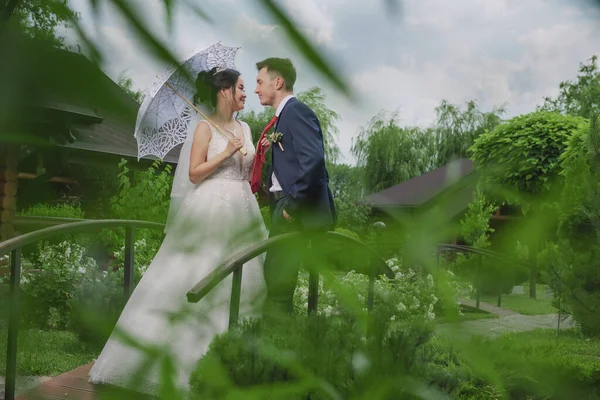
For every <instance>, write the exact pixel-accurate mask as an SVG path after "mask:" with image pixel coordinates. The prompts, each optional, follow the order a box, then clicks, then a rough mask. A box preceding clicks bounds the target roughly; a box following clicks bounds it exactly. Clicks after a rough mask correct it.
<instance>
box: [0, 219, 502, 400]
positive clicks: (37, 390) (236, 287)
mask: <svg viewBox="0 0 600 400" xmlns="http://www.w3.org/2000/svg"><path fill="white" fill-rule="evenodd" d="M44 221H45V222H44V223H45V224H46V225H52V226H50V227H46V228H42V229H39V230H35V231H33V232H30V233H27V234H24V235H21V236H17V237H15V238H12V239H9V240H6V241H4V242H2V243H0V256H1V255H4V254H10V283H9V286H10V311H9V321H8V340H7V353H6V354H7V362H6V366H7V367H6V383H5V396H4V400H15V399H17V400H25V399H29V400H44V399H48V400H50V399H53V400H56V399H73V400H84V399H85V400H92V399H98V398H100V397H102V398H105V397H104V395H108V396H110V398H114V399H145V398H149V397H148V396H145V395H141V394H138V393H134V392H131V391H125V390H123V389H118V388H113V387H109V386H97V385H92V384H90V383H89V382H88V372H89V370H90V368H91V367H92V365H93V363H89V364H86V365H83V366H80V367H78V368H76V369H74V370H72V371H69V372H66V373H64V374H62V375H59V376H57V377H54V378H52V379H50V380H48V381H46V382H44V383H42V384H41V385H39V386H37V387H34V388H32V389H29V390H26V391H25V392H23V393H21V394H20V395H19V396H18V397H17V396H16V377H17V339H18V332H19V319H20V310H19V294H20V293H19V292H20V284H19V282H20V277H21V250H22V248H23V247H24V246H26V245H31V244H34V243H37V242H39V241H42V240H46V239H49V238H51V237H55V236H61V235H67V234H73V233H81V232H90V231H92V232H93V231H98V230H102V229H125V232H126V235H125V262H124V281H123V290H124V293H125V295H126V296H127V297H128V296H129V295H130V294H131V292H132V290H133V271H134V268H133V267H134V242H135V230H136V229H160V230H162V229H163V228H164V225H162V224H159V223H154V222H147V221H134V220H68V219H61V218H45V219H44ZM301 235H302V234H301V233H289V234H285V235H281V236H277V237H274V238H270V239H267V240H265V241H263V242H260V243H258V244H256V245H254V246H252V247H250V248H247V249H245V250H243V251H241V252H239V253H238V254H236V255H234V256H232V257H231V258H230V259H229V260H227V261H225V262H224V263H223V264H221V265H220V266H218V267H217V268H216V269H215V270H214V271H213V272H212V273H211V274H209V275H208V276H206V277H205V278H204V279H203V280H202V281H200V282H199V283H198V284H196V285H195V286H194V287H193V288H192V289H191V290H190V291H189V292H188V293H187V300H188V302H191V303H197V302H198V301H200V300H201V299H202V298H203V297H205V296H206V295H207V294H208V293H209V292H210V291H211V290H212V289H213V288H214V287H215V286H216V285H218V284H219V282H221V281H223V280H224V279H226V278H227V277H228V276H229V275H233V277H232V279H233V284H232V288H231V299H230V309H229V312H230V315H229V326H230V327H232V326H233V325H235V324H236V323H237V322H238V319H239V308H240V294H241V284H242V268H243V266H244V264H245V263H247V262H248V261H250V260H252V259H254V258H255V257H257V256H259V255H261V254H263V253H265V252H266V251H267V250H268V249H269V248H270V247H271V246H273V245H276V244H280V243H281V242H285V241H292V240H296V239H297V238H298V237H299V236H301ZM321 235H322V236H323V238H319V240H321V239H323V240H328V241H337V242H342V243H344V244H346V245H351V246H353V247H354V248H359V249H361V250H362V251H364V253H365V254H367V255H369V260H368V263H367V266H368V268H366V269H365V270H364V271H361V272H364V273H366V274H368V275H369V287H368V293H367V308H368V309H369V310H371V309H372V307H373V301H374V287H375V279H376V278H377V276H380V275H382V274H385V275H387V276H388V277H390V278H392V277H393V276H394V273H393V272H392V271H391V269H390V268H389V267H388V266H387V264H386V263H385V262H384V260H382V259H381V257H380V256H379V255H378V254H377V253H375V252H374V251H373V250H372V249H371V248H369V247H368V246H367V245H366V244H364V243H363V242H361V241H360V240H357V239H354V238H352V237H350V236H347V235H343V234H340V233H337V232H326V233H323V234H321ZM445 251H456V252H469V253H475V254H477V255H479V260H480V263H479V265H481V260H482V258H483V257H484V256H485V257H493V258H502V259H503V260H504V261H506V259H505V258H503V257H502V255H500V254H497V253H494V252H490V251H484V250H478V249H473V248H470V247H467V246H459V245H440V246H439V247H438V265H439V258H440V257H439V256H440V254H441V253H442V252H445ZM308 272H309V298H308V312H309V313H310V312H314V311H315V310H316V309H317V302H318V287H319V279H320V276H319V272H318V271H315V270H312V269H309V271H308ZM477 299H479V293H477ZM477 303H479V300H477Z"/></svg>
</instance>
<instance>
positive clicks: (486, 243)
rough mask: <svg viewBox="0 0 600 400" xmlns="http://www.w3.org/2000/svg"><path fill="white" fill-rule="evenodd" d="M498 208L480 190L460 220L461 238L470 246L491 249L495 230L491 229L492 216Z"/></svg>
mask: <svg viewBox="0 0 600 400" xmlns="http://www.w3.org/2000/svg"><path fill="white" fill-rule="evenodd" d="M497 208H498V207H497V206H496V205H495V204H494V203H490V202H489V201H487V200H486V199H485V197H484V195H483V193H482V192H481V190H480V189H477V190H476V192H475V197H474V199H473V201H472V202H471V203H469V206H468V207H467V212H466V214H465V215H464V216H463V218H462V219H461V220H460V226H461V230H460V233H461V236H462V237H463V239H464V240H465V241H466V242H467V244H468V245H469V246H472V247H475V248H478V249H485V248H488V247H490V240H489V238H490V235H491V234H492V233H493V232H494V229H493V228H491V227H490V219H491V218H492V214H493V213H494V211H496V209H497Z"/></svg>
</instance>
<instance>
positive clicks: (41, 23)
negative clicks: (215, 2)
mask: <svg viewBox="0 0 600 400" xmlns="http://www.w3.org/2000/svg"><path fill="white" fill-rule="evenodd" d="M76 18H77V14H76V13H75V12H74V11H73V10H71V9H70V8H69V5H68V1H67V0H19V1H18V2H17V6H16V8H15V9H14V12H13V14H12V16H11V19H12V20H13V22H16V23H19V24H20V25H21V27H22V29H23V30H24V32H25V33H26V34H27V35H28V36H30V37H32V38H34V39H37V40H44V41H48V42H51V43H52V44H53V45H54V46H57V47H64V36H61V35H60V34H59V33H58V29H59V28H60V27H67V26H68V25H69V23H70V22H71V21H73V20H76Z"/></svg>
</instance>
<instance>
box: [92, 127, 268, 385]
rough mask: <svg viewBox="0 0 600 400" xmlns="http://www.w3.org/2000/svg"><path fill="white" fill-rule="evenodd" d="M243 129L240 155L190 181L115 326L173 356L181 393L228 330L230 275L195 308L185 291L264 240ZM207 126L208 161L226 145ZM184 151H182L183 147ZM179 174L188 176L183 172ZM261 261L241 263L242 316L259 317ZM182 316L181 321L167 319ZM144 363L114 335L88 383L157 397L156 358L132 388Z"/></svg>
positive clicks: (249, 139) (247, 139) (251, 151)
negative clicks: (197, 180) (212, 345)
mask: <svg viewBox="0 0 600 400" xmlns="http://www.w3.org/2000/svg"><path fill="white" fill-rule="evenodd" d="M204 123H205V122H204ZM194 126H195V124H194ZM242 127H243V131H244V137H245V149H246V151H247V154H246V156H243V157H242V155H241V154H240V153H239V152H238V153H236V154H235V155H234V156H232V157H231V158H229V159H227V160H226V161H225V162H223V163H222V164H221V165H220V167H219V168H218V169H217V170H216V171H215V172H214V173H213V174H212V175H211V176H209V177H208V178H207V179H206V180H204V181H203V182H201V183H200V184H198V185H191V184H190V186H191V188H190V190H188V191H187V192H186V194H185V196H184V197H183V198H182V201H181V205H180V206H179V208H178V211H177V213H176V215H175V216H174V217H173V219H172V221H171V222H170V224H169V228H168V230H167V234H166V236H165V239H164V241H163V243H162V245H161V247H160V249H159V250H158V252H157V254H156V257H155V258H154V260H153V261H152V263H151V265H150V266H149V267H148V269H147V271H146V273H145V274H144V276H143V277H142V279H141V280H140V282H139V283H138V285H137V287H136V288H135V290H134V292H133V294H132V295H131V298H130V299H129V301H128V303H127V305H126V306H125V308H124V309H123V312H122V313H121V316H120V318H119V321H118V323H117V326H116V329H119V330H123V331H124V332H126V333H127V334H129V335H130V336H132V337H133V338H134V339H135V340H136V341H138V342H140V343H141V344H143V345H151V346H156V348H157V349H158V350H160V352H161V353H162V354H161V356H162V357H165V356H168V357H171V361H172V363H173V365H174V366H175V368H176V370H177V371H176V376H175V379H176V384H178V385H179V387H180V388H182V389H183V390H186V389H187V388H188V381H189V376H190V374H191V372H192V371H193V370H194V368H195V366H196V364H197V362H198V361H199V360H200V358H201V357H202V356H203V355H204V354H205V353H206V351H207V350H208V346H209V344H210V342H211V340H212V339H213V338H214V336H215V335H218V334H220V333H222V332H225V331H226V330H227V328H228V322H229V302H230V295H231V281H232V277H231V276H229V277H228V278H227V279H226V280H225V281H223V282H221V283H220V284H219V285H218V286H217V287H215V288H214V289H213V290H212V291H211V292H210V294H209V295H208V296H207V297H206V298H204V299H202V300H201V301H200V302H199V303H196V304H193V303H192V304H190V303H187V300H186V293H187V292H188V291H189V290H190V289H191V288H192V287H193V286H194V285H195V284H196V283H198V282H199V281H200V280H202V278H204V277H205V276H207V274H209V273H210V272H211V271H212V270H214V269H215V268H216V267H217V266H218V265H219V264H220V263H221V262H222V261H224V260H225V259H227V258H229V257H231V256H232V255H234V254H235V253H237V252H238V251H241V250H243V249H245V248H247V247H249V246H251V245H253V244H255V243H257V242H259V241H262V240H264V239H266V238H267V230H266V228H265V225H264V223H263V220H262V217H261V213H260V209H259V206H258V203H257V201H256V199H255V197H254V195H253V194H252V191H251V189H250V185H249V183H248V176H249V171H250V168H251V167H252V163H253V159H254V154H255V148H254V145H253V144H252V135H251V133H250V128H249V127H248V125H247V124H246V123H243V122H242ZM212 129H213V134H212V139H211V141H210V144H209V149H208V155H207V158H208V159H211V158H212V157H215V156H216V155H218V154H219V153H221V152H222V151H223V150H225V147H226V146H227V140H226V139H225V138H223V136H221V134H220V133H219V132H217V131H216V130H215V129H214V128H212ZM182 151H188V150H186V147H185V146H184V148H183V149H182ZM184 172H185V173H186V174H187V168H186V170H185V171H184ZM188 184H189V180H188ZM263 261H264V257H257V258H255V259H254V260H252V261H250V262H248V263H246V264H245V265H244V268H243V274H242V295H241V296H242V297H241V307H240V316H241V317H249V316H257V315H258V312H259V307H260V306H261V302H262V301H261V299H262V298H263V296H264V289H265V284H264V280H263V271H262V268H263ZM180 312H183V313H182V314H183V315H184V316H181V314H178V316H177V317H173V314H175V313H180ZM169 314H170V315H171V316H169ZM148 359H149V355H148V354H146V353H145V352H144V351H142V350H139V349H137V348H134V347H132V346H129V345H127V344H124V343H123V342H122V341H121V340H120V338H119V337H118V335H117V334H116V333H115V332H113V334H112V335H111V337H110V339H109V340H108V342H107V343H106V345H105V346H104V349H103V350H102V353H101V354H100V356H99V357H98V359H97V360H96V361H95V363H94V366H93V367H92V369H91V371H90V374H89V380H90V382H92V383H98V384H110V385H115V386H120V387H126V388H132V389H135V390H138V391H143V392H146V393H149V394H155V393H156V391H157V388H158V385H159V383H160V379H161V378H160V372H159V371H160V368H161V366H160V361H159V362H158V363H155V367H154V368H152V369H151V370H150V371H146V372H144V373H143V374H142V375H141V378H142V379H141V383H140V386H138V385H137V384H136V386H132V380H133V379H136V378H138V379H139V378H140V377H139V376H134V375H136V373H137V371H138V368H140V367H141V366H142V364H143V363H144V362H146V361H147V360H148ZM151 359H153V358H152V357H151Z"/></svg>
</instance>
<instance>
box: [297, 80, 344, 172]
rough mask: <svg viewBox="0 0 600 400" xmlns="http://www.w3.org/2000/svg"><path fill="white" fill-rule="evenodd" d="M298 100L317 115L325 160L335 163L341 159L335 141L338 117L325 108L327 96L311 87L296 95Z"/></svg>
mask: <svg viewBox="0 0 600 400" xmlns="http://www.w3.org/2000/svg"><path fill="white" fill-rule="evenodd" d="M298 100H300V101H302V102H303V103H306V105H307V106H309V107H310V108H311V109H312V110H313V111H314V112H315V114H316V115H317V118H319V122H320V123H321V130H322V131H323V142H324V145H325V160H327V162H328V163H336V162H338V161H339V159H340V157H341V153H340V148H339V147H338V145H337V143H336V140H337V138H338V135H339V130H338V128H337V126H336V122H337V121H338V120H339V119H340V115H339V114H338V113H337V112H335V111H333V110H332V109H331V108H329V107H328V106H327V96H325V93H324V92H323V89H321V88H320V87H318V86H315V87H312V88H310V89H308V90H306V91H304V92H300V93H298Z"/></svg>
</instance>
